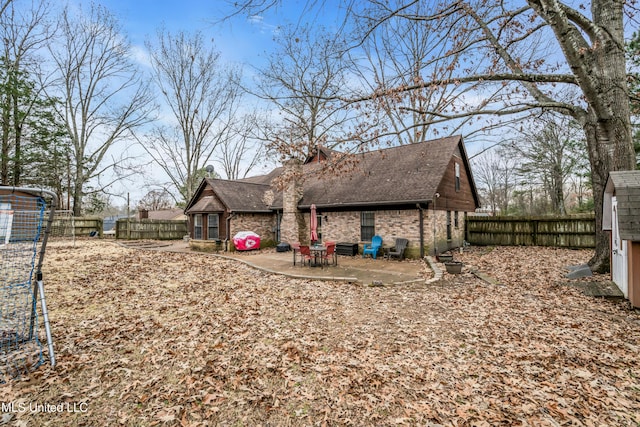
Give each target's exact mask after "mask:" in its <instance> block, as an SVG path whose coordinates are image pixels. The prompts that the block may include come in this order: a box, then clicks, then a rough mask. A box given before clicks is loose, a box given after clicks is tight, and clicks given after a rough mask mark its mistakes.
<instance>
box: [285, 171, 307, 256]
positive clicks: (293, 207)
mask: <svg viewBox="0 0 640 427" xmlns="http://www.w3.org/2000/svg"><path fill="white" fill-rule="evenodd" d="M282 178H283V184H284V191H283V195H282V197H283V199H282V222H281V223H280V240H281V241H283V242H287V243H294V242H300V243H301V244H308V243H309V236H308V233H307V232H306V229H307V227H306V222H305V219H304V215H303V214H302V212H300V211H299V210H298V202H299V201H300V199H301V198H302V192H303V186H302V162H301V161H300V160H297V159H291V160H289V161H288V162H286V163H285V164H284V173H283V177H282Z"/></svg>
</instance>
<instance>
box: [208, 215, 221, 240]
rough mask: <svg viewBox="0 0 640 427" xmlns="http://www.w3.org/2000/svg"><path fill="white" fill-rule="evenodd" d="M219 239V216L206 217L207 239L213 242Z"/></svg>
mask: <svg viewBox="0 0 640 427" xmlns="http://www.w3.org/2000/svg"><path fill="white" fill-rule="evenodd" d="M219 238H220V215H219V214H209V215H208V217H207V239H209V240H215V239H219Z"/></svg>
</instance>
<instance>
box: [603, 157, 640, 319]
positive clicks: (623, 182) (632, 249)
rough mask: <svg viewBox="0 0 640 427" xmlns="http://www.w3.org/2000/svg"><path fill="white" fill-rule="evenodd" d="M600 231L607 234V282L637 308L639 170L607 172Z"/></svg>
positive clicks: (639, 294)
mask: <svg viewBox="0 0 640 427" xmlns="http://www.w3.org/2000/svg"><path fill="white" fill-rule="evenodd" d="M602 209H603V212H602V214H603V215H602V229H603V230H609V231H610V232H611V239H610V242H611V280H613V282H614V283H615V284H616V285H617V286H618V287H619V288H620V290H621V291H622V293H623V294H624V296H625V297H626V298H628V299H629V301H630V302H631V305H633V306H634V307H640V171H639V170H635V171H616V172H610V173H609V178H608V179H607V184H606V185H605V190H604V203H603V208H602Z"/></svg>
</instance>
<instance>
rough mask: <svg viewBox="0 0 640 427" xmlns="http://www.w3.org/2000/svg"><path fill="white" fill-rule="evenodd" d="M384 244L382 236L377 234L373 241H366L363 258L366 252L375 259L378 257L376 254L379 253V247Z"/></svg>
mask: <svg viewBox="0 0 640 427" xmlns="http://www.w3.org/2000/svg"><path fill="white" fill-rule="evenodd" d="M381 246H382V237H380V236H378V235H375V236H373V238H372V239H371V243H365V244H364V246H363V248H362V258H364V256H365V255H366V254H370V255H371V257H372V258H373V259H376V255H378V249H380V247H381Z"/></svg>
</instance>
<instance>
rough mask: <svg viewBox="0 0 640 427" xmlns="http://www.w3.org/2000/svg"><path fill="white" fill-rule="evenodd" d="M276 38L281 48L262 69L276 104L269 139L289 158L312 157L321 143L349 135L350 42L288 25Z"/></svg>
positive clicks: (260, 89)
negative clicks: (345, 106)
mask: <svg viewBox="0 0 640 427" xmlns="http://www.w3.org/2000/svg"><path fill="white" fill-rule="evenodd" d="M276 41H277V43H278V47H279V48H278V49H277V51H276V52H274V53H273V54H272V55H271V56H270V58H269V64H268V65H267V66H266V67H265V68H264V69H261V70H259V81H258V82H257V89H256V90H255V91H253V93H254V94H255V95H257V96H258V97H260V98H261V99H265V100H267V101H269V102H270V103H272V104H273V106H274V107H275V108H276V109H277V110H278V114H279V115H280V116H281V117H280V118H275V117H274V118H273V119H274V120H272V124H271V127H269V128H268V129H266V132H265V139H267V140H268V141H269V142H270V145H269V148H271V149H274V150H275V151H276V152H277V153H278V154H279V155H280V156H281V158H283V159H286V158H290V157H298V158H302V159H304V158H306V157H307V156H308V155H310V154H311V153H312V152H313V151H314V150H316V149H317V147H318V145H326V146H329V147H334V146H336V145H337V144H339V143H340V142H341V141H342V140H344V139H345V138H346V135H347V133H348V132H347V131H346V125H347V123H348V122H349V120H351V117H350V116H349V115H348V113H347V112H346V111H345V110H342V109H339V108H338V103H337V99H336V98H337V97H338V95H340V94H341V93H343V90H344V88H345V86H346V82H345V72H346V70H347V64H346V62H345V61H343V60H342V59H341V55H342V53H343V52H344V46H343V45H342V44H341V43H340V41H339V39H337V38H336V37H335V35H332V34H329V33H328V32H327V31H326V30H325V29H324V28H313V29H312V28H310V27H308V26H307V27H305V26H287V27H284V28H283V29H281V31H280V32H279V34H278V36H277V38H276Z"/></svg>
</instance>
